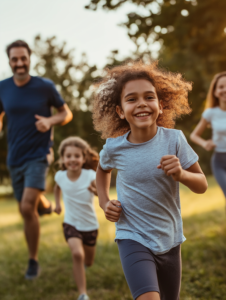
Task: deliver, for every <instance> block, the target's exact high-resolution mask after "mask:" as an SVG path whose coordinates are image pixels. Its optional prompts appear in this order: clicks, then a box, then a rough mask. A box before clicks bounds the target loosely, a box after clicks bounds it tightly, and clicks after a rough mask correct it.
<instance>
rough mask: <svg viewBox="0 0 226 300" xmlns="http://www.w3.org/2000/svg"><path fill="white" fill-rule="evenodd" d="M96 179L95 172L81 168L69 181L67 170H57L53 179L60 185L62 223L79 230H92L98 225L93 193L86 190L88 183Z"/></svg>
mask: <svg viewBox="0 0 226 300" xmlns="http://www.w3.org/2000/svg"><path fill="white" fill-rule="evenodd" d="M95 179H96V172H94V171H93V170H86V169H82V172H81V175H80V176H79V178H78V179H77V180H76V181H71V180H70V179H69V178H68V176H67V170H65V171H58V172H57V173H56V175H55V181H56V183H57V184H58V186H59V187H60V189H61V191H62V194H63V200H64V206H65V216H64V223H67V224H70V225H72V226H74V227H75V228H76V229H77V230H79V231H93V230H96V229H97V228H98V227H99V225H98V221H97V218H96V213H95V210H94V207H93V199H94V194H93V193H91V192H90V191H89V190H88V187H89V185H90V183H91V182H92V181H93V180H95Z"/></svg>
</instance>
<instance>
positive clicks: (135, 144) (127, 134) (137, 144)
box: [125, 126, 159, 146]
mask: <svg viewBox="0 0 226 300" xmlns="http://www.w3.org/2000/svg"><path fill="white" fill-rule="evenodd" d="M130 132H131V130H130V131H128V132H127V133H126V134H125V140H126V143H128V144H130V145H133V146H139V145H145V144H148V143H150V142H152V141H153V140H155V139H156V137H157V135H158V134H159V126H157V132H156V134H155V135H154V136H153V138H151V139H150V140H148V141H146V142H143V143H131V142H130V141H128V136H129V134H130Z"/></svg>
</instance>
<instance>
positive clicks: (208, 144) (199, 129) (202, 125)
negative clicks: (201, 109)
mask: <svg viewBox="0 0 226 300" xmlns="http://www.w3.org/2000/svg"><path fill="white" fill-rule="evenodd" d="M207 126H208V122H207V121H206V120H205V119H204V118H202V119H201V120H200V122H199V123H198V125H197V126H196V127H195V129H194V130H193V132H192V133H191V135H190V139H191V140H192V142H194V143H196V144H198V145H199V146H201V147H203V148H204V149H206V150H207V151H210V150H212V149H213V148H214V147H215V146H216V145H215V144H214V143H213V141H212V140H204V139H203V138H201V135H202V133H203V132H204V130H205V129H206V128H207Z"/></svg>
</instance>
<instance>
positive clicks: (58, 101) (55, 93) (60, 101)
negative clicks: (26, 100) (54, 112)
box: [49, 81, 65, 108]
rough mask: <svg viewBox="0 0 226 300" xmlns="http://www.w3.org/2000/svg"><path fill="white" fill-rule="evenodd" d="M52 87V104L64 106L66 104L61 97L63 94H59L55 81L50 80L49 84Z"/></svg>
mask: <svg viewBox="0 0 226 300" xmlns="http://www.w3.org/2000/svg"><path fill="white" fill-rule="evenodd" d="M49 88H50V99H49V100H50V102H49V104H50V106H53V107H56V108H59V107H61V106H63V105H64V104H65V102H64V100H63V98H62V97H61V95H60V94H59V92H58V91H57V89H56V87H55V85H54V84H53V82H52V81H51V82H50V85H49Z"/></svg>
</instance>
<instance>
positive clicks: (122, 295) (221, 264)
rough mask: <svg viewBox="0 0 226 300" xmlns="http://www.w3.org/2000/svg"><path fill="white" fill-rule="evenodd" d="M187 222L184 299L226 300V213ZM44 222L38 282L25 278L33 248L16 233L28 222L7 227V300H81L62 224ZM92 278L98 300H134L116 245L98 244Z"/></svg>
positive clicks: (2, 279)
mask: <svg viewBox="0 0 226 300" xmlns="http://www.w3.org/2000/svg"><path fill="white" fill-rule="evenodd" d="M183 221H184V234H185V236H186V237H187V241H186V242H185V243H184V244H183V245H182V261H183V277H182V289H181V298H180V299H182V300H196V299H200V300H204V299H205V300H209V299H211V300H212V299H221V300H224V299H226V294H225V291H226V271H225V266H226V217H225V214H224V212H223V211H222V210H215V211H211V212H208V213H203V214H198V215H194V216H190V217H187V218H184V220H183ZM41 223H42V228H43V231H44V232H43V237H42V238H41V244H40V264H41V270H42V272H41V276H40V277H39V278H38V279H37V280H35V281H33V282H30V281H29V282H28V281H25V280H24V278H23V276H24V272H25V268H26V264H27V261H26V257H27V250H26V245H25V242H24V238H23V234H22V232H20V238H19V239H18V240H17V242H16V243H15V242H14V238H13V234H16V232H18V230H20V231H21V230H22V224H21V223H17V224H14V225H12V226H7V227H4V228H2V229H3V230H4V237H5V239H6V238H7V243H6V244H5V247H4V245H2V246H1V248H0V249H1V252H0V265H1V268H0V299H1V300H31V299H32V300H47V299H48V300H64V299H65V300H66V299H67V300H72V299H76V296H77V291H76V287H75V283H74V280H73V277H72V260H71V254H70V251H69V249H68V247H67V244H66V243H65V241H64V238H63V234H62V230H61V220H59V219H58V218H55V217H54V218H47V217H46V218H43V219H42V220H41ZM59 229H60V230H59ZM100 230H101V229H100ZM1 233H2V232H1ZM9 247H10V249H11V250H10V251H9ZM86 274H87V286H88V292H89V295H90V297H91V299H92V300H97V299H98V300H99V299H101V300H116V299H117V300H132V297H131V295H130V292H129V289H128V287H127V284H126V281H125V278H124V275H123V272H122V268H121V264H120V259H119V255H118V249H117V245H116V244H115V243H114V242H111V243H104V242H103V241H99V242H98V245H97V252H96V258H95V264H94V265H93V266H92V267H91V268H89V269H87V272H86Z"/></svg>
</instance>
